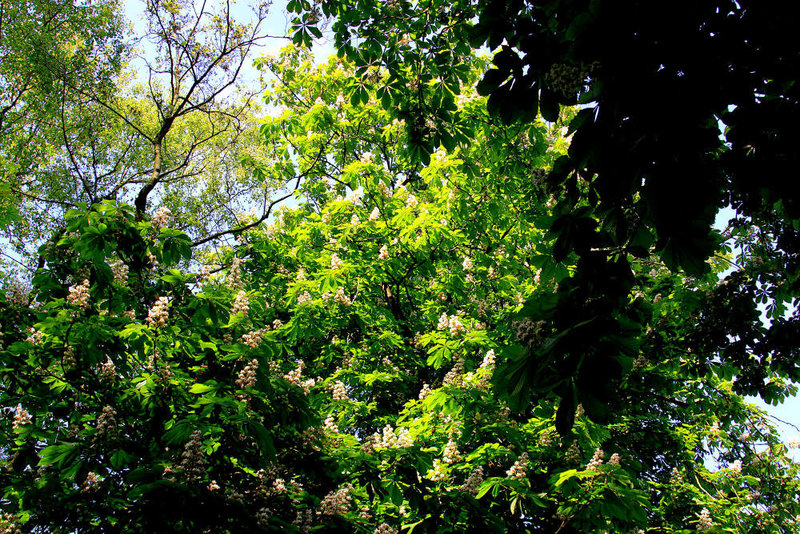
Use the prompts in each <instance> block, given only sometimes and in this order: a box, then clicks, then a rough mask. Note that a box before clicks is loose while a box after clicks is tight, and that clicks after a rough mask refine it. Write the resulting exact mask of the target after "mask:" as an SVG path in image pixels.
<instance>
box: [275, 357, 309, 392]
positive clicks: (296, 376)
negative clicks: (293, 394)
mask: <svg viewBox="0 0 800 534" xmlns="http://www.w3.org/2000/svg"><path fill="white" fill-rule="evenodd" d="M304 368H305V364H304V363H303V362H297V367H296V368H295V369H294V370H293V371H289V372H288V373H287V374H285V375H283V378H284V379H285V380H287V381H288V382H289V383H290V384H292V385H294V386H297V387H299V388H300V389H302V390H303V392H304V393H305V394H306V395H308V392H309V391H311V387H312V386H313V385H314V384H316V380H314V379H313V378H309V379H307V380H303V369H304Z"/></svg>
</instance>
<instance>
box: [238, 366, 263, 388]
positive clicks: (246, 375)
mask: <svg viewBox="0 0 800 534" xmlns="http://www.w3.org/2000/svg"><path fill="white" fill-rule="evenodd" d="M257 369H258V360H250V363H248V364H247V365H245V367H244V369H242V370H241V371H239V376H238V377H237V378H236V385H237V386H239V387H240V388H241V389H246V388H250V387H253V386H255V385H256V370H257Z"/></svg>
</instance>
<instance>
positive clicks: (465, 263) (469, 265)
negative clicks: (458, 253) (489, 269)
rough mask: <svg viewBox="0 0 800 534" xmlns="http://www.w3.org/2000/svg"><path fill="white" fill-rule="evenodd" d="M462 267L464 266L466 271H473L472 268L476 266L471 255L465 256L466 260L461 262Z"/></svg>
mask: <svg viewBox="0 0 800 534" xmlns="http://www.w3.org/2000/svg"><path fill="white" fill-rule="evenodd" d="M461 267H462V268H463V269H464V270H465V271H471V270H472V268H473V267H474V265H473V263H472V260H471V259H470V257H469V256H467V257H465V258H464V261H463V262H462V263H461Z"/></svg>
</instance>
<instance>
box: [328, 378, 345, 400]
mask: <svg viewBox="0 0 800 534" xmlns="http://www.w3.org/2000/svg"><path fill="white" fill-rule="evenodd" d="M331 395H333V400H335V401H343V400H347V390H346V389H345V387H344V382H342V381H341V380H337V381H336V382H334V383H333V387H332V388H331Z"/></svg>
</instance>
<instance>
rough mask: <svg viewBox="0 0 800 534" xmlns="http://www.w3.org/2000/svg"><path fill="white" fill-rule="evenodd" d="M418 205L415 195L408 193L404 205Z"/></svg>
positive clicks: (413, 206) (410, 206)
mask: <svg viewBox="0 0 800 534" xmlns="http://www.w3.org/2000/svg"><path fill="white" fill-rule="evenodd" d="M418 205H419V202H418V201H417V197H415V196H414V195H408V198H407V199H406V207H408V208H416V207H417V206H418Z"/></svg>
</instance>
